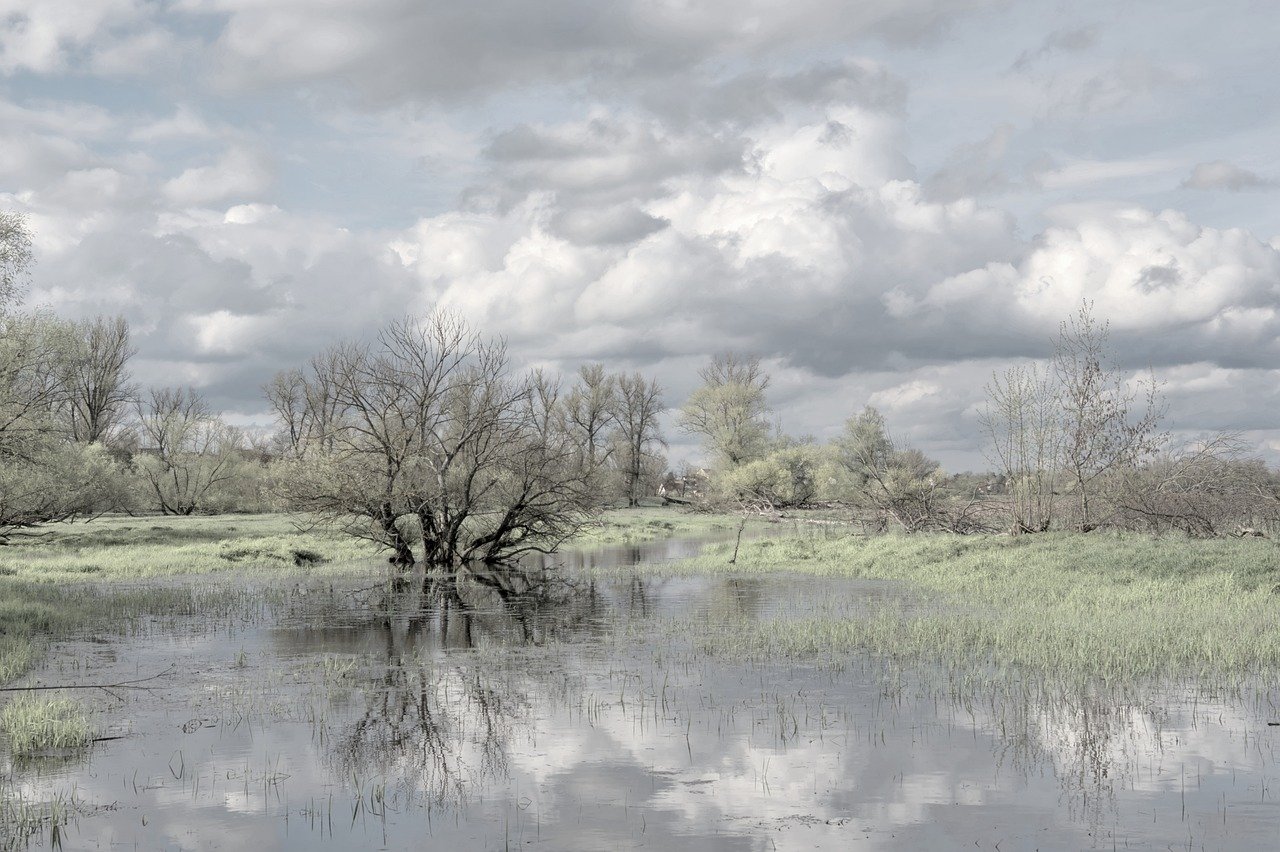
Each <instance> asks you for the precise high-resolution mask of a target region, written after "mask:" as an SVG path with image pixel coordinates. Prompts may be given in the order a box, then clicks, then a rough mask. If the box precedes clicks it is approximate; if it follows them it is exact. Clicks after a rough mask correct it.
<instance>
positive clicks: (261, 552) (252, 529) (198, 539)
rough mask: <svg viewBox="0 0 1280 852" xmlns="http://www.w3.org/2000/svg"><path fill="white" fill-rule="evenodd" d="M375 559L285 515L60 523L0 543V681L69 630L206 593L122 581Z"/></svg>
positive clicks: (176, 605) (362, 565) (308, 568)
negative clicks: (297, 524) (299, 526)
mask: <svg viewBox="0 0 1280 852" xmlns="http://www.w3.org/2000/svg"><path fill="white" fill-rule="evenodd" d="M376 557H377V551H376V550H375V549H374V548H373V547H372V545H370V544H369V543H368V542H364V541H360V540H358V539H354V538H351V537H349V536H344V535H342V534H340V533H337V532H333V531H330V530H327V529H316V530H308V531H299V530H298V529H297V528H296V527H295V525H294V522H293V519H291V518H290V517H289V516H287V515H278V514H277V515H219V516H212V517H184V518H175V517H104V518H98V519H95V520H93V521H90V522H80V523H63V524H51V525H49V527H47V528H45V529H44V530H42V535H40V536H39V537H34V538H28V539H24V540H22V541H21V542H20V543H18V544H14V545H10V546H8V547H0V684H2V683H7V682H9V681H11V680H13V679H15V678H17V677H19V676H21V675H22V674H23V673H24V672H26V671H28V670H29V669H30V668H31V666H32V665H34V664H35V663H36V661H38V660H39V659H40V657H41V656H42V654H43V652H44V650H45V648H46V646H47V644H48V642H49V641H50V640H51V639H53V638H56V637H57V636H59V635H64V634H65V633H67V632H68V631H71V630H76V629H79V630H84V629H86V628H89V627H98V626H101V627H102V628H103V629H106V630H113V629H114V630H118V629H121V628H123V627H125V626H126V625H127V623H128V621H129V619H130V618H131V617H132V616H134V615H137V614H139V613H144V612H166V611H175V610H177V611H181V610H185V609H188V608H190V607H191V606H193V605H195V604H194V603H193V601H196V600H197V598H199V597H200V596H199V594H198V592H197V591H196V590H192V589H181V588H176V587H175V588H167V589H165V588H138V587H136V586H135V585H130V584H128V583H124V582H122V581H134V580H146V579H154V578H163V577H174V576H179V575H193V574H205V573H211V572H236V571H239V572H245V573H248V574H250V575H263V574H266V573H271V574H281V573H286V572H300V571H301V572H312V571H315V570H324V571H345V570H368V567H369V564H370V561H371V560H374V559H376ZM318 566H323V567H320V568H318ZM205 603H209V601H205Z"/></svg>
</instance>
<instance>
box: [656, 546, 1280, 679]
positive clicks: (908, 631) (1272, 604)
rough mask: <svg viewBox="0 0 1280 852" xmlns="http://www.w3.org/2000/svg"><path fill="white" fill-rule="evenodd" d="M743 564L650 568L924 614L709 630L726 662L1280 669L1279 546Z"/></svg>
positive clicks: (1088, 671)
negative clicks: (879, 585) (850, 591)
mask: <svg viewBox="0 0 1280 852" xmlns="http://www.w3.org/2000/svg"><path fill="white" fill-rule="evenodd" d="M731 551H732V545H716V546H713V547H710V548H708V549H707V551H705V552H704V553H703V555H702V556H700V557H698V558H696V559H690V560H686V561H682V562H677V563H671V564H665V565H662V566H652V567H651V568H650V570H653V571H660V572H664V573H684V574H705V573H716V572H738V573H754V572H788V571H790V572H803V573H806V574H814V575H820V576H829V577H840V578H850V579H859V578H861V579H874V580H892V581H897V582H899V583H901V584H902V587H903V589H904V590H905V591H908V592H910V593H914V594H913V597H914V599H915V601H917V602H915V603H913V604H911V605H909V606H908V605H906V604H900V605H894V604H887V605H878V606H877V607H875V608H873V609H869V610H867V611H866V612H861V613H858V614H837V615H831V614H825V613H824V614H817V615H813V614H809V615H805V614H801V615H800V616H799V617H797V618H794V619H787V620H785V621H781V622H776V623H769V622H759V621H754V622H732V621H728V622H725V623H721V624H716V625H712V626H710V627H709V628H704V627H701V626H699V627H698V628H697V629H698V630H699V631H700V632H704V633H705V635H704V636H703V641H704V642H705V643H707V644H708V645H709V646H711V647H712V648H713V649H715V650H719V651H724V652H736V653H746V654H751V655H753V656H754V655H758V656H760V657H765V658H775V657H779V656H812V655H831V654H846V653H851V652H858V651H869V652H872V653H875V654H881V655H885V656H889V657H893V658H897V659H927V660H930V661H937V662H942V663H949V664H957V665H963V666H970V667H971V666H973V665H995V666H998V667H1004V666H1018V667H1022V668H1024V669H1029V670H1035V671H1040V672H1049V673H1055V674H1059V675H1068V676H1084V677H1089V678H1101V679H1103V680H1109V681H1122V680H1123V679H1126V678H1138V677H1148V676H1159V675H1178V676H1198V677H1214V676H1225V677H1229V678H1234V677H1238V676H1242V675H1245V674H1248V673H1252V672H1260V671H1266V672H1272V673H1274V672H1276V671H1280V547H1277V545H1276V544H1274V543H1272V542H1269V541H1263V540H1256V539H1251V540H1211V541H1200V540H1187V539H1182V538H1152V537H1147V536H1140V535H1115V534H1091V535H1076V534H1052V535H1042V536H1023V537H1019V538H1002V537H971V538H961V537H957V536H941V535H939V536H892V535H890V536H881V537H873V538H862V537H857V536H852V535H847V534H830V535H826V536H822V535H803V534H802V535H799V536H791V537H784V538H776V539H765V540H755V541H744V542H743V544H742V549H741V552H740V553H739V556H738V560H737V564H735V565H730V564H729V555H730V553H731ZM918 601H923V602H924V605H923V606H921V605H920V604H919V603H918Z"/></svg>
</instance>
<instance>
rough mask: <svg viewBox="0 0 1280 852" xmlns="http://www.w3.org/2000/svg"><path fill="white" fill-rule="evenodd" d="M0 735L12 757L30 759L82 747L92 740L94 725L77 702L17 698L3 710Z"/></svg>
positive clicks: (86, 711) (21, 696) (0, 719)
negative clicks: (45, 753)
mask: <svg viewBox="0 0 1280 852" xmlns="http://www.w3.org/2000/svg"><path fill="white" fill-rule="evenodd" d="M0 733H3V734H4V735H5V737H6V739H7V740H8V742H9V751H10V753H11V754H13V755H15V756H18V757H30V756H32V755H37V754H42V753H44V752H48V751H56V750H63V749H74V748H83V747H84V746H86V745H88V744H89V742H90V741H91V740H92V739H93V724H92V721H91V719H90V717H89V711H88V709H87V708H86V707H85V706H84V704H82V703H81V702H79V701H76V700H74V699H71V698H50V697H47V696H36V695H18V696H17V697H15V698H12V699H10V701H9V702H8V703H7V704H5V705H4V708H3V709H0Z"/></svg>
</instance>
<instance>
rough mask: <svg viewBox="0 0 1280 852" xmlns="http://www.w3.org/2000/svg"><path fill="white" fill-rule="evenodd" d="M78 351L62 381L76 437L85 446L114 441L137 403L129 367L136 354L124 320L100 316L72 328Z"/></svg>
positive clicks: (71, 355) (71, 424) (67, 410)
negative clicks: (128, 411) (129, 408)
mask: <svg viewBox="0 0 1280 852" xmlns="http://www.w3.org/2000/svg"><path fill="white" fill-rule="evenodd" d="M73 334H74V346H75V348H74V350H73V351H72V353H71V354H70V358H69V359H68V363H67V370H66V375H65V377H64V378H63V381H64V383H65V385H66V387H65V390H66V394H65V396H64V399H63V402H64V404H65V410H66V416H67V420H68V422H69V427H70V431H71V436H72V437H73V438H74V439H75V440H77V441H79V442H81V443H85V444H94V443H98V442H100V441H103V440H104V439H106V438H107V437H109V436H110V435H111V433H112V431H113V430H114V429H116V428H117V427H118V426H119V425H120V422H121V420H122V418H123V416H124V412H125V407H126V406H127V405H128V404H129V403H130V402H132V401H133V399H134V389H133V386H132V385H130V384H129V373H128V364H129V359H130V358H132V357H133V355H134V354H135V352H136V350H135V349H134V348H133V346H132V345H131V344H130V342H129V323H128V322H127V321H125V319H124V317H113V318H111V319H108V318H106V317H102V316H99V317H95V318H94V319H92V320H89V321H87V322H79V323H76V324H75V325H74V326H73Z"/></svg>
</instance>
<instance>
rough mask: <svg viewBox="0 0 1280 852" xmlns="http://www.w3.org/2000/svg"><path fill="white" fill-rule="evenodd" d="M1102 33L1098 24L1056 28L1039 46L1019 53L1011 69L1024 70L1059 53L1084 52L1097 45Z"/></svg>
mask: <svg viewBox="0 0 1280 852" xmlns="http://www.w3.org/2000/svg"><path fill="white" fill-rule="evenodd" d="M1101 34H1102V28H1101V27H1100V26H1098V25H1097V24H1085V25H1083V26H1078V27H1070V28H1067V29H1060V30H1054V31H1053V32H1051V33H1049V34H1048V35H1047V36H1045V37H1044V41H1043V42H1041V43H1040V46H1039V47H1036V48H1034V49H1032V50H1024V51H1023V52H1022V53H1020V54H1018V58H1017V59H1015V60H1014V61H1013V65H1012V66H1011V70H1013V71H1024V70H1026V69H1028V68H1030V67H1031V66H1032V65H1034V64H1036V63H1037V62H1040V61H1041V60H1044V59H1047V58H1049V57H1051V56H1055V55H1058V54H1070V53H1082V52H1084V51H1086V50H1089V49H1090V48H1092V47H1093V46H1095V45H1096V44H1097V43H1098V41H1099V38H1100V37H1101Z"/></svg>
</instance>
